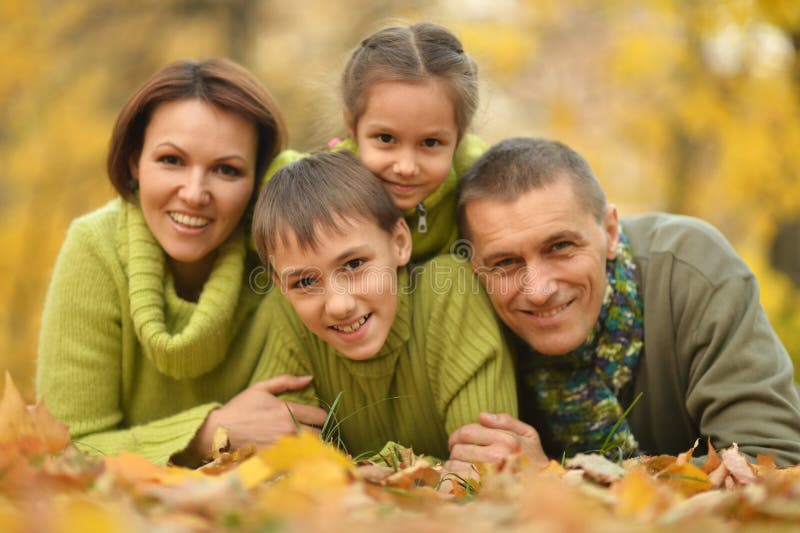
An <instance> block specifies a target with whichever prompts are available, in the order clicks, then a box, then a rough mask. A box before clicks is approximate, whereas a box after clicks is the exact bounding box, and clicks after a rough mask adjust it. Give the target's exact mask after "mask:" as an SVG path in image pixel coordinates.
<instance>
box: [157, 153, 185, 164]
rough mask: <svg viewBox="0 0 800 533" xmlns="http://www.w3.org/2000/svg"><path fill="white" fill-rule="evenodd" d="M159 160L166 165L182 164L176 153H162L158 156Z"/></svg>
mask: <svg viewBox="0 0 800 533" xmlns="http://www.w3.org/2000/svg"><path fill="white" fill-rule="evenodd" d="M158 162H159V163H164V164H165V165H180V164H181V158H180V157H178V156H175V155H162V156H161V157H159V158H158Z"/></svg>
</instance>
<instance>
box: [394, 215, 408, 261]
mask: <svg viewBox="0 0 800 533" xmlns="http://www.w3.org/2000/svg"><path fill="white" fill-rule="evenodd" d="M392 246H393V247H394V252H395V258H396V259H397V265H398V266H403V265H406V264H408V262H409V261H410V260H411V247H412V242H411V230H410V229H408V224H406V219H404V218H403V217H400V218H399V219H397V222H395V224H394V228H393V229H392Z"/></svg>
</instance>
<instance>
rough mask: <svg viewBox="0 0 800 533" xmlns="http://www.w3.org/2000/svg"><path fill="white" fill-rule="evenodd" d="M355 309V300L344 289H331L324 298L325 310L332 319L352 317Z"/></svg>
mask: <svg viewBox="0 0 800 533" xmlns="http://www.w3.org/2000/svg"><path fill="white" fill-rule="evenodd" d="M355 310H356V300H355V298H353V296H352V295H351V294H350V293H349V292H346V291H341V290H338V291H337V290H331V291H330V293H329V295H328V298H327V300H325V312H326V313H327V314H328V316H330V317H331V318H333V319H334V320H344V319H347V318H352V316H353V312H354V311H355Z"/></svg>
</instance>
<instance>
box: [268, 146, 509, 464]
mask: <svg viewBox="0 0 800 533" xmlns="http://www.w3.org/2000/svg"><path fill="white" fill-rule="evenodd" d="M253 239H254V240H255V243H256V247H257V249H258V253H259V256H260V257H261V260H262V262H263V263H265V264H266V265H267V266H268V268H269V269H270V271H271V274H272V277H273V280H274V282H275V284H276V285H277V287H278V288H279V289H280V290H281V292H282V293H283V295H284V296H285V297H286V299H276V300H280V301H278V303H277V304H276V305H277V306H278V307H279V309H278V312H277V313H275V317H274V319H273V320H272V321H271V322H270V324H269V325H268V327H269V328H270V334H269V335H268V340H267V345H266V347H265V351H264V356H263V359H262V361H261V364H260V365H259V368H258V369H257V372H256V376H255V379H266V378H268V377H271V376H276V375H279V374H297V375H303V374H311V375H313V376H314V381H313V382H312V385H311V386H310V387H308V388H307V389H305V390H303V391H300V392H297V393H293V394H292V395H291V396H292V399H293V400H297V401H300V402H304V403H309V404H316V403H317V402H320V403H321V404H322V405H326V406H330V405H331V404H332V403H333V402H334V400H335V398H336V396H337V394H338V393H339V392H340V391H342V392H343V395H342V397H341V400H340V403H339V404H338V406H337V409H336V413H335V414H336V416H337V418H338V420H339V421H343V423H342V425H341V431H342V436H343V441H344V444H345V446H346V447H347V450H348V451H349V452H350V453H353V454H359V453H363V452H377V451H379V450H380V449H381V447H382V446H383V444H384V443H385V442H386V441H387V440H394V441H397V442H399V443H401V444H403V445H406V446H410V447H412V448H413V449H414V450H415V451H416V452H422V453H426V454H430V455H434V456H436V457H442V458H443V457H446V456H447V450H448V448H447V439H448V435H449V434H450V433H451V432H453V431H454V430H455V429H457V428H459V427H461V426H463V425H465V424H468V423H471V422H475V421H477V419H478V415H479V413H480V412H481V411H491V412H506V411H507V412H516V410H517V398H516V389H515V382H514V374H513V365H512V362H511V358H510V354H509V350H508V348H507V347H506V344H505V342H504V340H503V337H502V335H501V333H500V329H499V326H498V322H497V320H496V318H495V317H494V314H493V313H492V308H491V304H490V303H489V300H488V299H487V298H486V295H485V294H484V293H483V292H482V291H481V289H480V288H479V286H480V284H479V283H478V281H477V280H476V279H475V277H474V275H473V274H472V273H471V271H470V270H469V266H468V264H467V263H466V262H464V261H460V260H456V259H454V258H452V257H448V256H441V257H439V258H436V259H434V260H432V261H430V262H428V263H425V264H424V265H422V266H418V267H416V268H415V269H413V271H409V270H408V269H407V268H406V265H407V263H408V261H409V257H410V254H411V235H410V232H409V229H408V226H407V225H406V222H405V220H404V219H403V215H402V212H401V211H400V210H399V209H398V208H397V207H396V206H395V205H394V203H393V202H392V200H391V198H390V197H389V195H388V194H387V193H386V191H385V190H384V188H383V187H382V186H381V184H380V182H379V181H378V180H376V179H375V177H374V176H373V175H372V174H371V173H370V172H369V171H368V170H367V169H366V168H365V167H364V166H363V165H362V164H361V163H360V162H359V161H358V159H357V158H356V157H355V156H353V155H352V154H351V153H349V152H336V153H320V154H316V155H314V156H311V157H308V158H304V159H301V160H299V161H296V162H294V163H292V164H291V165H288V166H286V167H284V168H283V169H281V170H280V171H279V172H278V173H277V174H276V175H275V176H274V177H273V179H272V180H271V181H270V182H269V183H268V184H267V185H266V187H265V188H264V190H263V191H262V192H261V194H260V197H259V200H258V203H257V204H256V207H255V212H254V215H253ZM288 396H289V395H287V396H286V397H287V399H288Z"/></svg>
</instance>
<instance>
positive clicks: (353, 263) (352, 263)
mask: <svg viewBox="0 0 800 533" xmlns="http://www.w3.org/2000/svg"><path fill="white" fill-rule="evenodd" d="M364 263H365V261H364V260H363V259H361V258H358V259H351V260H350V261H348V262H347V263H345V266H346V267H347V268H349V269H351V270H355V269H356V268H358V267H360V266H361V265H363V264H364Z"/></svg>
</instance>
